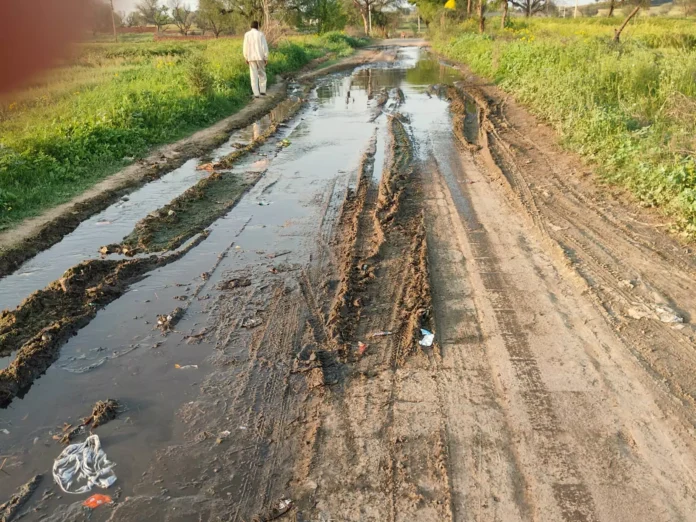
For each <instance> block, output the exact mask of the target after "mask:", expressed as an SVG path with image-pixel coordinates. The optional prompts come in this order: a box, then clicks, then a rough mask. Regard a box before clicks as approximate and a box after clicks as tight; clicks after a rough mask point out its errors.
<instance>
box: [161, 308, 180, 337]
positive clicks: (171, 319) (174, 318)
mask: <svg viewBox="0 0 696 522" xmlns="http://www.w3.org/2000/svg"><path fill="white" fill-rule="evenodd" d="M182 317H184V309H183V308H180V307H178V306H177V307H176V308H175V309H174V310H172V311H171V312H170V313H168V314H167V315H158V316H157V328H159V329H160V330H162V331H163V332H169V331H171V330H173V329H174V327H175V326H176V325H177V323H178V322H179V321H181V318H182Z"/></svg>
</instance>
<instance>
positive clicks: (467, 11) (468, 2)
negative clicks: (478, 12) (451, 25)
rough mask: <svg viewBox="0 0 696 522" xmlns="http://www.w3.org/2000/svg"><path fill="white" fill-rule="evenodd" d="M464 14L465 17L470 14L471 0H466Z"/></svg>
mask: <svg viewBox="0 0 696 522" xmlns="http://www.w3.org/2000/svg"><path fill="white" fill-rule="evenodd" d="M466 16H467V18H468V17H470V16H471V0H467V2H466Z"/></svg>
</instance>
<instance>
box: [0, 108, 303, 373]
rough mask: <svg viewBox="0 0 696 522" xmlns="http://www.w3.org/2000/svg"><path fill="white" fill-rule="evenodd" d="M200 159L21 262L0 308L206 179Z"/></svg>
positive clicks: (259, 128)
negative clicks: (201, 168) (199, 167)
mask: <svg viewBox="0 0 696 522" xmlns="http://www.w3.org/2000/svg"><path fill="white" fill-rule="evenodd" d="M295 100H296V99H295V98H288V99H287V100H285V101H283V102H281V103H280V104H279V105H278V106H277V107H276V108H275V109H273V110H272V111H271V112H270V113H269V114H267V115H266V116H264V117H263V118H261V119H260V120H258V121H256V122H254V123H253V124H251V125H249V126H247V127H245V128H243V129H240V130H239V131H236V132H234V133H233V134H232V135H231V137H230V139H229V140H228V141H227V142H226V143H225V144H224V145H222V146H221V147H219V148H218V149H216V150H215V151H214V152H213V153H212V157H213V158H214V160H219V159H220V158H222V157H224V156H226V155H227V154H230V153H231V152H233V151H234V150H236V149H237V147H235V144H239V145H243V146H246V145H248V144H249V143H250V142H251V141H252V140H253V139H255V138H257V137H258V136H260V135H261V134H263V132H265V131H266V130H267V129H268V128H269V127H270V126H271V125H273V124H275V123H276V122H279V121H283V120H284V119H285V118H286V117H287V115H288V113H289V111H290V107H291V106H292V105H293V104H294V103H295ZM292 125H293V123H292V122H288V124H287V126H285V127H283V128H282V129H281V130H280V131H279V132H278V134H276V136H275V137H274V138H273V139H272V140H269V142H268V145H267V146H266V149H267V151H272V150H273V149H275V148H276V145H275V144H276V143H277V141H278V140H280V139H283V137H285V136H286V135H287V134H289V133H290V132H291V130H292ZM267 153H268V152H267ZM200 163H201V159H192V160H189V161H187V162H186V163H184V164H183V165H182V166H181V167H179V168H178V169H176V170H173V171H172V172H170V173H168V174H166V175H164V176H162V177H161V178H160V179H158V180H155V181H153V182H151V183H148V184H147V185H145V186H143V187H142V188H140V189H138V190H136V191H135V192H133V193H131V194H130V195H128V196H127V197H124V198H123V199H122V200H121V201H119V202H118V203H115V204H113V205H111V206H110V207H109V208H107V209H106V210H104V211H103V212H100V213H99V214H96V215H94V216H92V217H91V218H90V219H88V220H86V221H84V222H82V223H81V224H80V225H79V226H78V227H77V228H76V229H75V230H74V231H73V232H71V233H70V234H68V235H66V236H65V237H64V238H63V239H62V240H61V241H60V242H59V243H56V244H55V245H53V246H52V247H51V248H49V249H48V250H45V251H43V252H41V253H39V254H38V255H37V256H35V257H34V258H32V259H30V260H29V261H27V262H26V263H24V264H23V265H22V266H21V267H20V268H19V269H18V270H17V271H16V272H14V273H13V274H11V275H9V276H6V277H4V278H2V279H0V310H5V309H12V308H14V307H16V306H17V305H19V304H20V303H21V302H22V301H23V300H24V299H25V298H26V297H28V296H29V295H30V294H31V293H33V292H35V291H36V290H39V289H42V288H45V287H46V285H48V284H49V283H51V282H52V281H55V280H56V279H58V278H60V277H61V276H62V275H63V273H64V272H65V271H66V270H67V269H68V268H70V267H72V266H75V265H77V264H79V263H81V262H82V261H85V260H87V259H95V258H98V257H100V256H99V248H100V247H101V246H103V245H108V244H112V243H120V242H121V240H122V239H123V238H124V237H125V236H127V235H128V234H129V233H130V232H131V230H133V227H134V226H135V224H136V223H137V222H138V221H140V220H141V219H143V218H144V217H145V216H147V214H149V213H150V212H152V211H154V210H157V209H158V208H160V207H162V206H163V205H165V204H166V203H168V202H169V201H171V200H172V199H174V198H175V197H177V196H179V195H181V194H182V193H183V192H185V191H186V190H187V189H188V188H190V187H192V186H193V185H195V184H196V183H198V182H199V181H200V180H201V179H203V178H205V177H207V176H208V175H209V173H208V172H206V171H205V170H196V167H198V165H199V164H200ZM0 367H2V361H1V360H0Z"/></svg>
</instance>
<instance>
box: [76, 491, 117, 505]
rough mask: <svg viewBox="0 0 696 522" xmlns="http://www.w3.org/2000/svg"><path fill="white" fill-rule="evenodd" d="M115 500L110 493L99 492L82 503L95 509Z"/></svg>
mask: <svg viewBox="0 0 696 522" xmlns="http://www.w3.org/2000/svg"><path fill="white" fill-rule="evenodd" d="M113 502H114V501H113V499H112V498H111V497H110V496H109V495H102V494H100V493H97V494H95V495H92V496H91V497H89V498H88V499H87V500H85V501H84V502H83V503H82V505H83V506H87V507H88V508H90V509H95V508H98V507H99V506H103V505H104V504H112V503H113Z"/></svg>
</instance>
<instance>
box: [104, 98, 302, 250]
mask: <svg viewBox="0 0 696 522" xmlns="http://www.w3.org/2000/svg"><path fill="white" fill-rule="evenodd" d="M281 106H283V107H282V108H281V110H279V111H278V113H277V114H278V115H279V116H278V117H277V118H274V119H273V120H272V122H271V124H270V125H269V126H268V127H267V128H266V129H265V130H264V131H263V132H262V133H261V134H260V135H258V136H253V138H252V140H251V141H250V142H249V143H248V144H246V145H243V146H241V147H239V148H237V149H236V150H235V151H233V152H231V153H229V154H227V155H225V156H224V157H222V158H221V159H220V160H219V161H216V162H214V163H210V164H208V165H210V167H209V168H210V169H211V170H212V174H211V175H210V176H208V177H206V178H205V179H203V180H201V181H200V182H198V183H197V184H196V185H194V186H193V187H191V188H190V189H188V190H187V191H186V192H184V193H183V194H182V195H181V196H179V197H177V198H175V199H173V200H172V201H171V202H169V203H168V204H166V205H165V206H164V207H162V208H160V209H158V210H155V211H154V212H152V213H151V214H149V215H148V216H147V217H146V218H144V219H143V220H141V221H140V222H138V223H137V224H136V225H135V229H134V230H133V232H132V233H131V234H129V235H128V236H127V237H126V238H125V239H124V241H123V243H121V244H120V245H107V246H104V247H102V248H101V251H102V252H103V253H106V254H108V253H122V254H126V255H129V256H132V255H135V254H138V253H148V252H163V251H166V250H174V249H176V248H178V247H179V246H181V245H182V244H183V243H184V242H186V241H187V240H189V239H190V238H191V237H193V236H194V235H195V234H198V233H200V232H202V231H203V230H204V229H205V228H206V227H208V226H210V225H211V224H212V223H213V222H214V221H215V220H216V219H218V218H219V217H221V216H222V215H224V214H226V213H227V212H228V211H229V210H230V209H231V208H232V207H233V206H234V205H235V204H236V203H237V201H239V198H240V197H241V196H242V195H243V194H244V193H245V192H246V191H247V190H249V188H250V187H252V186H254V184H256V182H257V181H258V180H259V178H260V177H261V175H262V172H247V173H243V174H239V173H236V172H229V170H230V169H231V168H232V166H233V165H234V164H235V162H236V161H237V160H239V159H240V158H242V157H244V156H245V155H248V154H250V153H252V152H254V151H255V150H257V149H258V148H259V147H261V145H263V144H264V143H266V141H267V140H268V139H269V138H270V137H271V136H273V135H274V134H275V133H276V132H277V131H278V129H279V128H280V127H281V126H282V125H284V124H285V122H286V121H288V120H289V119H290V118H292V117H293V116H294V115H295V114H296V113H297V111H298V110H299V109H300V107H301V106H302V101H301V97H299V98H298V97H291V98H290V99H288V100H285V101H284V102H282V103H281ZM278 146H279V147H282V146H283V144H282V142H281V143H280V144H279V145H278ZM203 167H205V165H204V166H203Z"/></svg>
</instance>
